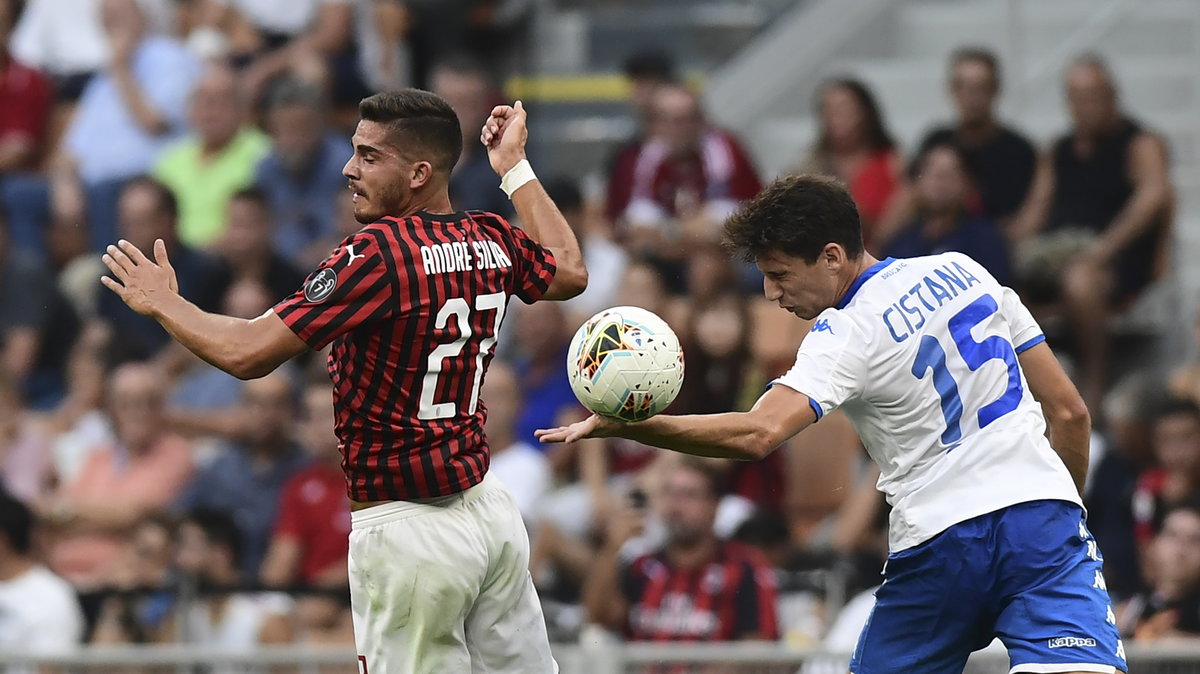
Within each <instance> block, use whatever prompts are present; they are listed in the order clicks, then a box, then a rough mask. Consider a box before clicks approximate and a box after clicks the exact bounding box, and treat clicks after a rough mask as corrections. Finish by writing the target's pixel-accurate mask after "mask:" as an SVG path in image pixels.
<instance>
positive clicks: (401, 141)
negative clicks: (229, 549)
mask: <svg viewBox="0 0 1200 674" xmlns="http://www.w3.org/2000/svg"><path fill="white" fill-rule="evenodd" d="M359 111H360V113H361V117H362V119H361V121H360V122H359V124H358V128H357V130H356V132H355V134H354V138H353V145H354V154H353V156H352V157H351V158H350V160H349V161H348V162H347V164H346V166H345V169H344V171H343V172H344V174H345V176H346V177H347V179H348V180H349V187H350V189H352V190H353V191H354V215H355V218H356V219H357V220H358V221H359V222H360V223H362V224H363V225H364V227H363V228H362V229H360V230H359V231H358V232H357V233H355V234H354V235H352V236H350V237H348V238H347V239H345V240H344V241H342V242H341V244H340V245H339V246H338V247H337V248H336V249H335V250H334V251H333V252H332V253H331V254H330V256H329V257H328V258H326V259H325V260H324V261H323V262H322V263H321V264H320V265H319V266H318V267H317V269H316V270H315V271H314V272H313V273H312V274H311V275H310V276H309V277H308V280H307V281H305V283H304V285H303V287H301V288H300V289H299V290H297V291H296V292H295V293H294V294H293V295H292V296H290V297H287V298H285V299H284V300H282V301H281V302H279V304H277V305H276V306H275V307H274V308H273V309H271V310H269V311H267V312H266V313H264V314H263V315H262V316H259V317H258V318H255V319H253V320H241V319H235V318H231V317H227V316H220V315H216V314H209V313H205V312H203V311H201V310H200V309H199V308H197V307H196V306H195V305H193V304H191V303H190V302H188V301H187V300H186V299H184V298H183V297H181V296H180V295H179V293H178V286H177V284H176V282H175V276H174V272H173V270H172V269H171V265H170V262H169V260H168V259H167V254H166V248H165V247H164V245H163V243H162V241H157V242H155V246H154V251H153V259H150V258H148V257H147V256H146V255H145V254H144V253H142V251H140V250H138V249H137V248H136V247H135V246H133V245H132V244H130V243H129V242H127V241H120V242H119V243H118V244H117V245H114V246H109V247H108V250H107V253H106V255H105V256H104V262H105V264H106V265H107V266H108V268H109V269H110V270H111V272H112V276H113V278H108V277H105V278H104V279H103V283H104V284H105V286H107V287H108V288H109V289H110V290H112V291H114V292H116V293H117V294H118V295H120V297H121V298H122V299H123V300H125V302H126V303H127V304H129V306H130V307H132V308H133V309H134V310H136V311H138V312H139V313H142V314H144V315H147V316H152V317H154V318H155V319H157V320H158V321H159V323H161V324H162V325H163V327H164V328H166V330H167V331H168V332H169V333H170V334H171V335H172V336H173V337H174V338H175V339H177V340H178V341H179V342H180V343H182V344H183V345H184V346H186V347H188V348H189V349H191V350H192V351H193V352H194V353H196V354H197V355H199V356H200V357H201V358H204V359H205V360H206V361H208V362H209V363H212V364H213V365H215V366H217V367H219V368H221V369H223V370H225V371H226V372H229V373H231V374H234V375H235V376H238V377H241V378H252V377H260V376H263V375H265V374H266V373H268V372H270V371H272V370H274V369H275V368H276V367H278V366H279V365H280V364H281V363H283V362H284V361H286V360H288V359H289V358H292V357H293V356H296V355H298V354H300V353H301V352H303V351H305V350H307V349H323V348H324V347H325V346H327V345H332V348H331V349H330V352H329V358H328V364H329V373H330V377H331V378H332V379H333V387H334V394H333V405H334V409H335V412H336V431H337V435H338V439H339V445H340V449H341V451H342V454H343V460H342V466H343V468H344V469H345V473H346V481H347V490H348V494H349V497H350V499H351V509H352V510H353V511H354V512H353V513H352V520H353V524H352V530H351V534H350V559H349V566H350V586H351V587H350V590H351V608H352V610H353V614H354V633H355V641H356V643H357V647H358V653H359V658H358V660H359V669H360V670H361V671H362V672H363V673H364V674H365V673H367V672H370V671H374V672H376V674H380V673H388V672H411V673H414V674H421V673H424V672H472V671H473V672H522V673H524V672H530V673H543V672H554V671H557V665H556V664H555V663H554V660H553V658H552V657H551V654H550V648H549V643H548V640H547V636H546V627H545V621H544V619H543V617H542V612H541V607H540V603H539V601H538V598H537V593H536V591H535V590H534V588H533V586H532V583H531V581H530V577H529V573H528V562H529V541H528V538H527V535H526V532H525V527H524V524H523V523H522V520H521V514H520V512H518V510H517V507H516V505H515V503H514V501H513V498H512V496H511V495H510V494H509V493H508V491H507V490H506V489H505V488H504V487H503V486H502V485H500V484H499V483H498V482H496V481H495V480H493V479H489V478H488V477H487V469H488V460H489V453H488V444H487V438H486V437H485V436H484V432H483V422H484V417H485V416H486V413H487V412H486V407H485V406H484V404H483V402H482V401H480V399H479V389H480V385H481V384H482V383H483V377H484V373H485V372H486V370H487V365H488V362H489V361H490V360H491V357H492V351H493V347H494V346H495V343H496V338H497V335H498V334H499V331H500V324H501V322H502V321H503V319H504V316H505V313H506V309H507V307H508V300H509V298H511V297H517V298H519V299H521V300H522V301H523V302H526V303H530V302H535V301H537V300H540V299H567V298H569V297H573V296H574V295H577V294H579V293H580V292H582V290H583V289H584V287H585V286H586V284H587V270H586V269H585V268H584V265H583V261H582V256H581V255H580V251H579V245H578V242H577V241H576V240H575V237H574V235H573V234H572V233H571V229H570V227H569V226H568V225H567V223H566V221H565V220H564V219H563V217H562V214H561V213H559V211H558V208H557V207H556V206H555V205H554V203H553V201H551V200H550V198H549V197H548V196H547V195H546V192H545V190H544V189H542V187H541V184H540V183H539V182H538V181H537V180H536V177H535V176H534V175H533V171H532V169H530V167H529V163H528V161H527V160H526V159H525V141H526V138H527V130H526V126H525V119H526V115H525V110H524V108H523V107H522V105H521V103H520V102H519V101H518V102H517V103H516V104H515V106H511V107H510V106H498V107H496V108H495V109H494V110H493V111H492V114H491V116H490V117H489V118H488V119H487V120H486V122H485V123H484V126H483V128H482V131H481V136H480V140H481V141H482V142H483V143H484V145H485V146H486V147H487V151H488V158H489V160H490V161H491V164H492V168H493V169H495V170H496V172H497V174H498V175H500V176H501V177H502V179H501V187H502V189H504V190H505V191H506V192H507V193H508V194H509V197H510V198H511V199H512V201H513V205H514V206H515V207H516V210H517V213H518V214H519V216H520V218H521V222H522V224H523V226H524V229H523V230H522V229H518V228H516V227H513V226H512V225H510V224H509V223H508V222H506V221H505V220H504V219H503V218H501V217H499V216H497V215H495V214H492V213H486V212H481V211H458V210H455V208H454V207H453V206H452V205H451V203H450V198H449V194H448V192H447V185H448V182H449V178H450V171H451V169H452V168H453V167H454V164H455V162H456V161H457V159H458V157H459V153H460V151H461V150H462V143H463V141H462V132H461V130H460V127H459V122H458V118H457V117H456V116H455V114H454V111H453V109H451V107H450V106H449V104H447V103H446V101H444V100H442V99H441V98H440V97H438V96H436V95H434V94H431V93H428V92H425V91H419V90H415V89H407V90H403V91H400V92H396V93H385V94H377V95H375V96H371V97H370V98H366V99H364V100H363V101H362V103H361V104H360V106H359Z"/></svg>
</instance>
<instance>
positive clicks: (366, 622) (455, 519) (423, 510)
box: [350, 475, 558, 674]
mask: <svg viewBox="0 0 1200 674" xmlns="http://www.w3.org/2000/svg"><path fill="white" fill-rule="evenodd" d="M350 605H351V609H352V611H353V614H354V641H355V643H356V645H357V648H358V654H359V655H358V663H359V664H358V668H359V672H360V674H426V673H430V674H433V673H435V672H436V673H437V674H442V673H458V672H463V673H475V674H482V673H484V672H487V673H488V674H504V673H507V672H514V673H516V672H520V673H521V674H554V673H555V672H557V671H558V665H557V664H556V663H555V662H554V658H553V657H552V656H551V654H550V642H549V639H548V638H547V636H546V621H545V619H544V618H543V616H542V606H541V603H540V602H539V601H538V596H537V591H536V590H535V589H534V587H533V580H532V579H531V578H530V575H529V536H528V534H526V532H525V525H524V524H523V523H522V521H521V513H520V512H519V511H518V510H517V505H516V503H515V502H514V501H513V497H512V495H511V494H510V493H509V492H508V490H507V489H506V488H505V487H504V485H502V484H501V483H500V481H499V480H497V479H494V478H492V477H491V476H490V475H489V476H487V477H485V478H484V479H483V481H482V482H480V483H479V484H477V485H475V486H474V487H471V488H470V489H468V490H466V491H464V492H462V493H460V494H455V495H453V496H446V497H443V498H438V499H429V500H425V501H421V502H413V501H396V502H392V503H385V504H383V505H378V506H373V507H371V508H366V509H363V510H359V511H357V512H354V513H353V517H352V527H351V531H350Z"/></svg>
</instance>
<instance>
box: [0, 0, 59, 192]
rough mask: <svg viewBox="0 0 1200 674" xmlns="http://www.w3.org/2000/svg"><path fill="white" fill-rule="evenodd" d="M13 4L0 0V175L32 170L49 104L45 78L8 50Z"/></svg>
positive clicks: (48, 84) (14, 3) (13, 20)
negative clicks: (19, 60)
mask: <svg viewBox="0 0 1200 674" xmlns="http://www.w3.org/2000/svg"><path fill="white" fill-rule="evenodd" d="M16 5H17V3H16V0H0V176H2V175H4V174H6V173H9V172H12V171H21V170H28V169H31V168H33V167H34V164H35V163H36V162H37V160H38V158H39V156H38V155H39V150H40V149H41V143H42V140H43V136H44V135H45V132H46V120H47V119H49V116H50V104H51V102H52V96H51V91H50V83H49V82H48V81H47V80H46V78H45V77H43V76H42V74H41V73H39V72H38V71H36V70H34V69H33V68H30V67H28V66H26V65H23V64H21V63H20V62H18V61H17V60H16V59H14V58H13V56H12V54H11V53H9V51H8V47H7V45H8V40H9V36H10V35H11V34H12V28H13V24H14V23H15V21H16V9H17V7H16Z"/></svg>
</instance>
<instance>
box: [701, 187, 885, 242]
mask: <svg viewBox="0 0 1200 674" xmlns="http://www.w3.org/2000/svg"><path fill="white" fill-rule="evenodd" d="M723 243H724V245H725V248H726V249H727V250H729V251H730V252H731V253H732V254H733V255H735V256H737V257H738V258H740V259H742V260H744V261H746V262H753V261H755V260H756V259H757V258H758V257H760V256H762V255H765V254H766V253H768V252H770V251H779V252H782V253H785V254H787V255H791V256H794V257H798V258H801V259H802V260H804V261H805V262H807V263H809V264H812V263H813V262H816V260H817V258H818V257H820V255H821V251H822V250H824V249H825V246H826V245H827V244H830V243H836V244H838V245H840V246H841V247H842V248H844V249H846V255H847V256H848V257H849V258H850V259H852V260H856V259H858V258H859V257H860V256H861V255H862V254H863V239H862V224H861V222H860V221H859V218H858V207H857V206H855V205H854V199H852V198H851V197H850V193H849V192H847V191H846V188H845V187H843V186H842V184H841V183H840V182H838V181H837V180H835V179H833V178H829V177H826V176H820V175H791V176H784V177H782V178H779V179H777V180H775V182H773V183H771V184H770V185H768V186H767V187H766V188H765V189H763V191H761V192H759V193H758V196H756V197H754V198H753V199H751V200H750V201H747V202H746V203H744V204H742V206H741V208H739V209H738V210H737V212H736V213H734V214H733V215H732V216H731V217H730V218H729V219H728V220H727V221H726V222H725V230H724V237H723Z"/></svg>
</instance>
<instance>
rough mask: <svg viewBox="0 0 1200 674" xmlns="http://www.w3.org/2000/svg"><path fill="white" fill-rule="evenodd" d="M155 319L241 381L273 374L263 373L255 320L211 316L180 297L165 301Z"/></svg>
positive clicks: (188, 345)
mask: <svg viewBox="0 0 1200 674" xmlns="http://www.w3.org/2000/svg"><path fill="white" fill-rule="evenodd" d="M154 318H155V319H156V320H158V322H159V324H161V325H162V326H163V329H165V330H166V331H167V333H168V334H170V335H171V337H173V338H175V341H177V342H179V343H180V344H182V345H184V346H185V347H187V348H188V350H189V351H191V352H192V353H194V354H196V355H197V356H199V357H200V358H202V359H204V361H205V362H207V363H208V364H209V365H212V366H213V367H216V368H219V369H221V370H224V371H225V372H228V373H229V374H231V375H233V376H235V377H238V378H239V379H253V378H254V377H261V376H262V375H264V374H266V373H267V372H269V371H270V369H268V370H265V371H262V367H263V366H262V364H260V363H257V362H256V359H255V358H254V356H255V354H254V348H253V341H252V336H253V329H252V328H251V321H248V320H246V319H244V318H234V317H232V316H222V315H220V314H210V313H208V312H206V311H204V310H202V309H200V307H197V306H196V305H195V304H192V303H191V302H189V301H187V300H186V299H184V298H183V297H182V296H180V295H171V296H170V297H168V298H166V299H164V300H163V301H162V302H161V303H160V305H159V309H158V312H157V313H156V314H155V316H154ZM271 369H273V368H271Z"/></svg>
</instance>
